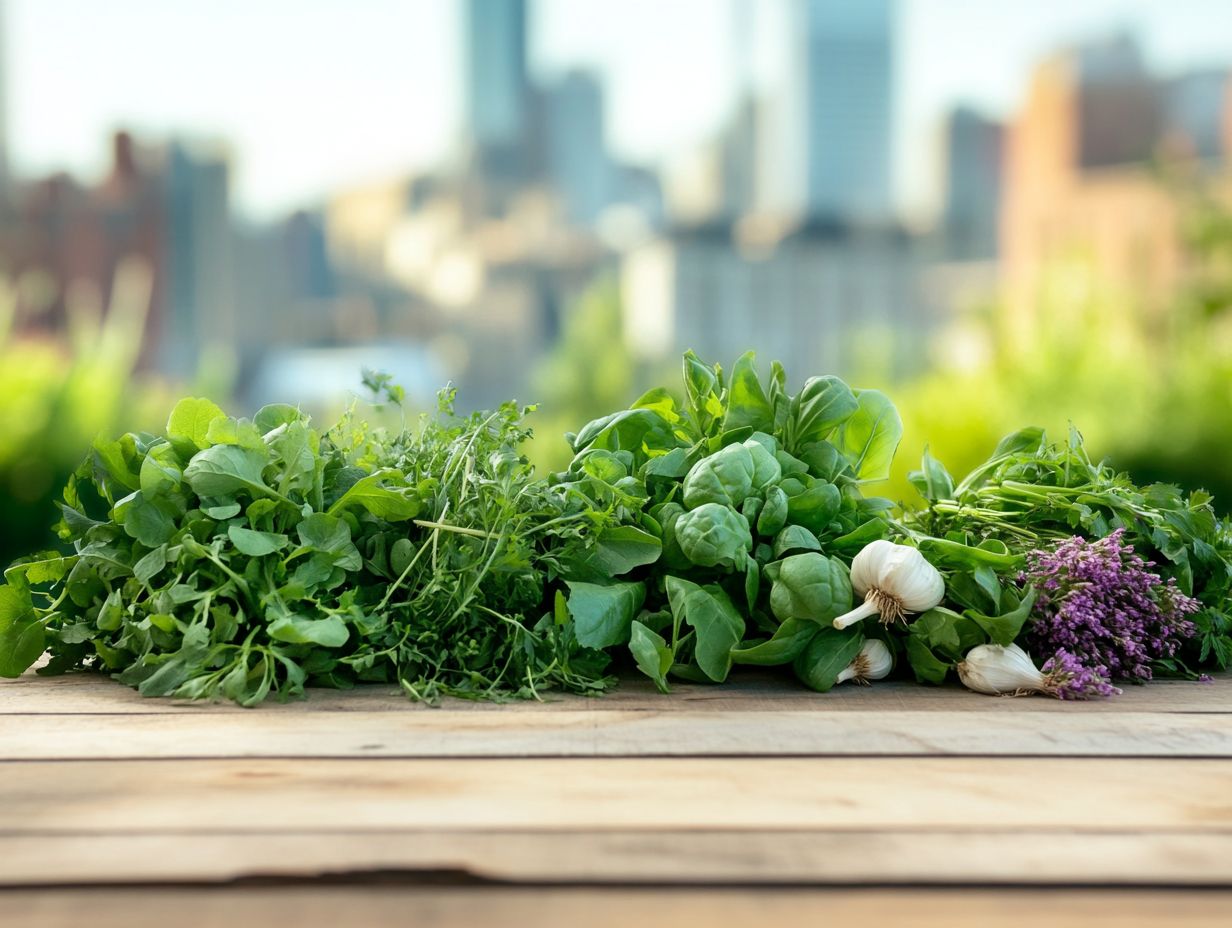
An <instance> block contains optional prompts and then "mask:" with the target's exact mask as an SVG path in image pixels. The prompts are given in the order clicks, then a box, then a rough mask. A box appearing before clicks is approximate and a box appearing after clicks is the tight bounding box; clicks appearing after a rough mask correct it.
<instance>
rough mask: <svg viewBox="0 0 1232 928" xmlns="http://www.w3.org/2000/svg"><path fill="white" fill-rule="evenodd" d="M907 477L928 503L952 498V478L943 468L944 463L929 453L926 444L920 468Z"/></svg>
mask: <svg viewBox="0 0 1232 928" xmlns="http://www.w3.org/2000/svg"><path fill="white" fill-rule="evenodd" d="M907 479H908V481H910V482H911V485H912V486H914V487H915V488H916V491H917V492H919V494H920V495H921V496H922V497H924V499H926V500H928V501H929V502H930V503H935V502H936V501H937V500H941V499H953V498H954V478H953V477H951V476H950V473H949V471H947V470H946V469H945V465H943V464H942V463H941V462H940V461H938V460H937V459H936V458H934V457H933V456H932V455H931V454H930V453H929V450H928V446H927V445H925V446H924V457H923V460H922V461H921V462H920V469H919V470H913V471H912V472H911V473H909V474H908V475H907Z"/></svg>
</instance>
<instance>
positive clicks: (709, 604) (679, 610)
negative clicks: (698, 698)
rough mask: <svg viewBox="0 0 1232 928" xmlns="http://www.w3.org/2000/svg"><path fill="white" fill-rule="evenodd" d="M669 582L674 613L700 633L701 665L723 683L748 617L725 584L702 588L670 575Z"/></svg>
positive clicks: (697, 651) (696, 648) (696, 647)
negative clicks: (726, 589)
mask: <svg viewBox="0 0 1232 928" xmlns="http://www.w3.org/2000/svg"><path fill="white" fill-rule="evenodd" d="M666 585H667V598H668V602H669V603H670V604H671V607H672V615H673V616H675V617H676V619H677V621H684V622H686V623H687V624H688V625H690V626H691V627H692V628H693V629H694V631H696V633H697V641H696V643H695V645H694V649H693V656H694V658H695V660H696V661H697V666H698V667H700V668H701V671H702V673H704V674H705V675H706V676H707V677H708V678H710V679H711V680H713V681H714V682H715V683H722V682H723V681H724V680H726V679H727V675H728V673H730V672H731V666H732V657H731V652H732V649H733V648H734V647H735V646H736V645H737V644H739V643H740V639H741V637H743V635H744V618H743V617H742V616H741V615H740V612H739V611H738V610H737V609H736V607H735V606H734V605H733V604H732V601H731V600H730V599H729V598H728V596H727V594H726V593H725V592H724V591H723V590H722V588H721V587H717V586H706V587H702V586H698V585H697V584H696V583H693V582H692V581H690V580H685V579H683V578H680V577H670V576H669V577H668V578H667V580H666Z"/></svg>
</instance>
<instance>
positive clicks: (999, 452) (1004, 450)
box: [989, 425, 1044, 460]
mask: <svg viewBox="0 0 1232 928" xmlns="http://www.w3.org/2000/svg"><path fill="white" fill-rule="evenodd" d="M1043 443H1044V430H1043V429H1041V428H1040V427H1039V426H1034V425H1033V426H1028V427H1027V428H1025V429H1019V430H1018V431H1017V432H1011V433H1010V434H1009V435H1006V436H1005V437H1004V438H1002V439H1001V440H1000V441H999V442H997V447H996V448H994V449H993V452H992V455H991V457H990V458H989V460H992V458H1002V457H1006V456H1008V455H1011V454H1024V453H1025V454H1034V453H1035V452H1036V451H1038V450H1039V449H1040V446H1041V445H1043Z"/></svg>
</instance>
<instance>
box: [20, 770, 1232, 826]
mask: <svg viewBox="0 0 1232 928" xmlns="http://www.w3.org/2000/svg"><path fill="white" fill-rule="evenodd" d="M1229 783H1232V761H1225V760H1154V759H1141V760H1133V761H1125V760H1116V759H1103V758H1092V759H1072V758H1055V759H1044V758H1028V759H1017V758H952V757H936V758H895V757H885V758H874V759H871V760H870V759H866V758H711V759H698V758H657V759H621V758H606V759H598V760H595V759H582V758H579V759H533V760H394V759H389V760H378V759H371V760H363V761H354V760H313V761H304V760H194V761H74V762H37V761H36V762H10V763H5V764H4V765H3V766H2V767H0V808H3V809H4V810H5V815H4V821H3V829H4V831H7V832H10V833H16V832H25V833H34V834H55V833H58V832H81V831H86V832H89V831H118V830H123V831H129V832H174V831H210V830H226V831H232V832H244V831H254V832H255V831H269V830H285V829H294V828H304V827H306V826H307V827H311V828H313V829H316V830H334V829H338V830H347V829H355V828H360V829H364V830H383V829H391V830H397V829H415V828H423V829H433V828H437V829H454V830H466V831H492V830H502V829H538V830H547V831H558V830H620V829H650V830H654V829H668V830H670V829H713V830H723V829H749V830H779V829H800V830H808V829H837V830H853V831H861V830H864V831H882V830H893V829H909V830H919V831H927V830H929V829H941V830H964V829H966V830H971V831H981V830H987V829H989V828H992V829H995V830H999V831H1004V830H1011V829H1024V830H1028V831H1031V830H1034V831H1043V830H1072V829H1079V830H1088V831H1103V832H1121V831H1191V832H1223V831H1227V830H1230V829H1232V794H1230V793H1229V789H1228V784H1229Z"/></svg>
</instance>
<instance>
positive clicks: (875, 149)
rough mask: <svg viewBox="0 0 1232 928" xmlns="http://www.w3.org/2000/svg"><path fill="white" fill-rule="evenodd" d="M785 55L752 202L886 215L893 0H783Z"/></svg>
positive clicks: (840, 214)
mask: <svg viewBox="0 0 1232 928" xmlns="http://www.w3.org/2000/svg"><path fill="white" fill-rule="evenodd" d="M791 4H792V6H791V10H790V13H791V15H790V17H789V24H788V29H789V34H788V35H787V36H785V37H784V38H785V40H786V42H787V43H788V46H789V51H788V53H787V54H786V55H785V56H784V60H783V68H782V71H781V74H780V75H779V86H778V88H777V89H776V93H777V100H776V105H775V106H774V108H773V111H772V113H770V114H768V120H767V131H766V132H765V133H764V135H763V140H762V143H761V145H760V151H759V160H760V162H761V165H760V168H759V171H758V174H759V186H760V187H761V191H762V192H761V195H760V196H759V199H760V200H761V205H762V206H763V207H764V208H765V209H767V210H770V211H775V212H788V213H796V214H801V213H802V214H805V215H807V216H810V217H814V218H817V217H822V218H831V219H833V218H842V219H855V220H860V221H873V222H881V221H885V220H887V219H889V218H890V217H891V216H892V214H893V195H892V167H891V156H892V145H893V87H894V12H895V3H894V0H791Z"/></svg>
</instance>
